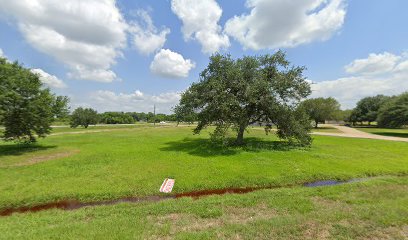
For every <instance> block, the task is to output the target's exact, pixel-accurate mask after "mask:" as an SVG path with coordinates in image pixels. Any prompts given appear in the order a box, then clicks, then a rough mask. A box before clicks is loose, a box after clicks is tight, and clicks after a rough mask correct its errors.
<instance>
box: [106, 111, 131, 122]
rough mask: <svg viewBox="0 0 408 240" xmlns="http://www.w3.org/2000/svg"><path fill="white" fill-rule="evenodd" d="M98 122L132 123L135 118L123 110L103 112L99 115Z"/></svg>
mask: <svg viewBox="0 0 408 240" xmlns="http://www.w3.org/2000/svg"><path fill="white" fill-rule="evenodd" d="M99 121H100V123H105V124H132V123H135V119H134V118H133V117H132V116H131V115H129V114H126V113H123V112H105V113H102V114H100V115H99Z"/></svg>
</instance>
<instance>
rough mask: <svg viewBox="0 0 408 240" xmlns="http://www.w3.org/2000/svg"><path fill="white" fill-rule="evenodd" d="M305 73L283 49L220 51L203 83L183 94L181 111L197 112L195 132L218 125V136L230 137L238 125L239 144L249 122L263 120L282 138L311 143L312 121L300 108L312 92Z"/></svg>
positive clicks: (210, 63) (184, 112)
mask: <svg viewBox="0 0 408 240" xmlns="http://www.w3.org/2000/svg"><path fill="white" fill-rule="evenodd" d="M303 71H304V67H294V66H291V65H290V63H289V61H288V60H286V58H285V54H284V53H283V52H281V51H278V52H277V53H275V54H273V55H264V56H260V57H252V56H248V57H243V58H240V59H237V60H234V59H232V58H231V56H229V55H221V54H215V55H213V56H212V57H210V62H209V64H208V66H207V68H206V69H204V71H202V72H201V74H200V79H199V81H198V82H197V83H193V84H192V85H191V86H190V88H189V89H187V90H186V91H185V92H184V93H183V94H182V97H181V100H180V103H179V105H178V106H177V107H176V108H175V110H176V114H191V113H196V114H197V120H198V125H197V127H196V128H195V130H194V132H195V133H199V132H200V131H201V130H202V129H203V128H205V127H207V126H209V125H215V126H216V129H215V131H214V133H213V136H216V137H217V136H225V133H226V132H227V131H228V129H229V128H233V129H234V130H236V132H237V138H236V143H237V144H243V142H244V141H243V137H244V133H245V130H246V128H247V127H248V126H249V125H250V124H254V123H259V122H262V123H267V124H268V126H270V124H274V125H275V126H276V127H277V129H278V130H277V135H278V136H279V137H280V138H282V139H286V140H289V141H290V142H298V143H301V144H303V145H309V144H310V142H311V138H310V136H309V134H308V133H309V130H310V123H309V121H308V118H307V116H306V115H305V114H304V113H303V112H301V111H299V110H298V108H297V106H298V103H299V102H300V101H301V100H302V99H304V98H305V97H307V96H308V95H309V94H310V92H311V90H310V85H309V83H308V82H307V81H305V78H304V77H303V75H302V73H303Z"/></svg>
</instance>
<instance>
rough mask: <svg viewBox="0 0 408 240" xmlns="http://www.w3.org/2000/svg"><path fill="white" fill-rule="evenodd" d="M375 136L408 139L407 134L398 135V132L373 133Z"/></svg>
mask: <svg viewBox="0 0 408 240" xmlns="http://www.w3.org/2000/svg"><path fill="white" fill-rule="evenodd" d="M373 134H376V135H381V136H387V137H400V138H408V132H407V133H397V132H373Z"/></svg>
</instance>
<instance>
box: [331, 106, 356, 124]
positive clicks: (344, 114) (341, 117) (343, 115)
mask: <svg viewBox="0 0 408 240" xmlns="http://www.w3.org/2000/svg"><path fill="white" fill-rule="evenodd" d="M352 112H353V110H352V109H347V110H339V111H337V112H336V114H335V115H336V117H335V119H334V120H337V121H344V122H351V121H350V118H351V113H352Z"/></svg>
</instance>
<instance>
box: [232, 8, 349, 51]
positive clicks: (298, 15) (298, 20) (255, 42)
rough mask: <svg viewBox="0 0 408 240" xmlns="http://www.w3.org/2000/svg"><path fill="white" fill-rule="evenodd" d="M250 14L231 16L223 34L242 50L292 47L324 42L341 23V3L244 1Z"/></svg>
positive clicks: (343, 10) (344, 13) (343, 16)
mask: <svg viewBox="0 0 408 240" xmlns="http://www.w3.org/2000/svg"><path fill="white" fill-rule="evenodd" d="M246 6H247V7H248V8H249V9H251V11H250V13H249V14H243V15H240V16H234V17H233V18H231V19H229V20H228V21H227V23H226V24H225V32H226V33H227V34H228V35H230V36H231V37H233V38H235V39H236V40H237V41H238V42H240V43H241V44H242V45H243V46H244V48H250V49H254V50H259V49H267V48H280V47H295V46H298V45H300V44H305V43H309V42H312V41H316V40H320V41H322V40H327V39H328V38H330V37H331V36H332V35H333V34H334V33H335V32H336V31H338V30H339V29H340V28H341V27H342V25H343V22H344V18H345V15H346V6H345V2H344V0H302V1H288V0H247V2H246Z"/></svg>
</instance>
